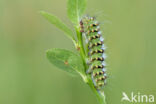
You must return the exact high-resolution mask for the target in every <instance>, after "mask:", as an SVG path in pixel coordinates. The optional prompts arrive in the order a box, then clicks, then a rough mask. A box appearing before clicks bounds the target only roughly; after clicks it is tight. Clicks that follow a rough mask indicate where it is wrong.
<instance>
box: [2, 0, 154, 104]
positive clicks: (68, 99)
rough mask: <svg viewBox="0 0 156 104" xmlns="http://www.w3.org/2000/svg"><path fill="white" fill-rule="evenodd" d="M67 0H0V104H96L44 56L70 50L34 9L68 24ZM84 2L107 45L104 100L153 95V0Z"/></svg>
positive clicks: (66, 41) (82, 87) (113, 101)
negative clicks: (125, 94) (50, 50)
mask: <svg viewBox="0 0 156 104" xmlns="http://www.w3.org/2000/svg"><path fill="white" fill-rule="evenodd" d="M66 2H67V1H66V0H38V1H37V0H0V104H96V103H97V102H96V99H95V98H94V97H95V96H94V94H93V93H92V91H91V90H90V89H89V87H88V86H87V85H85V84H84V83H83V81H80V80H79V79H80V77H75V78H73V77H71V76H68V74H67V73H66V72H63V71H61V70H58V68H56V67H54V66H52V65H51V64H50V63H49V62H48V60H47V59H46V56H45V50H47V49H50V48H54V47H55V48H66V49H69V50H70V49H71V50H73V51H74V47H73V45H72V42H71V41H70V40H69V39H68V38H67V37H65V36H63V35H62V34H64V33H63V32H62V31H58V29H57V28H55V27H54V26H52V25H51V24H48V23H47V22H45V20H44V19H43V17H42V16H40V14H39V13H38V12H39V11H40V10H45V11H48V12H50V13H53V14H56V15H57V16H58V17H59V18H61V20H62V21H64V22H65V23H66V24H67V25H69V26H71V27H72V25H71V24H70V22H69V20H68V18H67V16H66V9H64V8H66ZM87 5H88V7H87V8H88V9H87V13H89V14H91V15H93V16H94V15H97V19H98V20H99V21H102V23H101V25H102V28H103V30H102V31H103V35H104V37H105V43H106V45H107V47H108V48H107V51H106V52H107V55H108V58H107V64H108V67H107V69H108V71H107V72H108V73H110V75H109V78H108V82H107V86H106V88H105V94H106V96H107V102H108V104H121V97H122V92H123V91H124V92H126V93H127V94H130V93H131V92H132V91H133V92H135V93H137V92H140V93H141V94H153V95H155V96H156V89H155V88H156V83H155V82H154V80H155V79H156V76H155V73H156V64H155V62H156V56H155V53H156V47H155V44H156V41H155V39H156V35H155V34H156V29H155V27H156V19H155V18H156V13H155V11H156V6H155V5H156V1H154V0H120V1H118V0H116V1H112V0H96V1H95V0H89V3H88V4H87ZM125 104H129V103H128V102H125Z"/></svg>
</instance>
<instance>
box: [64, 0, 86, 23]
mask: <svg viewBox="0 0 156 104" xmlns="http://www.w3.org/2000/svg"><path fill="white" fill-rule="evenodd" d="M85 9H86V0H68V4H67V12H68V17H69V19H70V20H71V21H72V23H74V24H78V23H79V21H80V19H81V17H82V15H83V13H84V11H85Z"/></svg>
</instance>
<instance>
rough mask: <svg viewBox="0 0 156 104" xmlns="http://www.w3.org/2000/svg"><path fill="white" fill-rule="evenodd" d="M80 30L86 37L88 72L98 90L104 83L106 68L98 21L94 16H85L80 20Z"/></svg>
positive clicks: (102, 40)
mask: <svg viewBox="0 0 156 104" xmlns="http://www.w3.org/2000/svg"><path fill="white" fill-rule="evenodd" d="M80 28H81V30H80V32H82V33H83V34H84V36H85V39H86V44H87V48H88V49H87V50H88V60H87V64H88V66H89V69H88V70H87V73H88V74H91V78H92V81H93V83H94V86H95V87H96V89H97V90H100V89H102V88H103V87H104V85H105V84H106V78H107V76H106V69H105V66H106V64H105V58H106V55H105V53H104V51H105V46H104V39H103V37H102V35H101V31H100V26H99V23H98V22H97V21H96V20H95V18H94V17H90V16H86V17H84V18H83V19H82V20H81V21H80Z"/></svg>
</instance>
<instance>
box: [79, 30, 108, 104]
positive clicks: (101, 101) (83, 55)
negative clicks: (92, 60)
mask: <svg viewBox="0 0 156 104" xmlns="http://www.w3.org/2000/svg"><path fill="white" fill-rule="evenodd" d="M76 33H77V39H78V46H79V48H80V50H79V51H80V56H81V58H82V61H83V65H84V67H85V73H86V70H87V69H88V65H87V64H86V59H87V55H86V53H85V49H84V45H83V37H82V33H81V32H80V28H79V27H76ZM83 79H84V81H85V83H87V84H88V85H89V86H90V88H91V90H92V91H93V92H94V93H95V95H96V97H97V99H98V101H99V104H106V101H105V95H104V92H102V91H99V92H98V91H97V89H96V88H95V86H94V84H93V81H92V80H91V76H90V75H86V76H83Z"/></svg>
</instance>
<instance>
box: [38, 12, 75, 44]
mask: <svg viewBox="0 0 156 104" xmlns="http://www.w3.org/2000/svg"><path fill="white" fill-rule="evenodd" d="M40 13H41V15H42V16H44V17H45V18H46V19H47V20H48V21H49V22H50V23H51V24H53V25H55V26H56V27H57V28H59V29H60V30H62V31H63V32H65V33H66V35H67V36H68V37H69V38H70V39H71V40H72V41H73V42H74V43H75V44H76V40H75V38H74V36H73V32H72V30H71V29H70V28H68V26H66V25H65V24H64V23H63V22H62V21H61V20H59V19H58V18H57V17H56V16H54V15H52V14H50V13H47V12H44V11H41V12H40Z"/></svg>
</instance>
